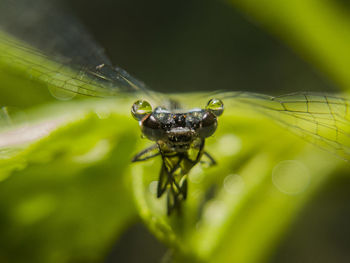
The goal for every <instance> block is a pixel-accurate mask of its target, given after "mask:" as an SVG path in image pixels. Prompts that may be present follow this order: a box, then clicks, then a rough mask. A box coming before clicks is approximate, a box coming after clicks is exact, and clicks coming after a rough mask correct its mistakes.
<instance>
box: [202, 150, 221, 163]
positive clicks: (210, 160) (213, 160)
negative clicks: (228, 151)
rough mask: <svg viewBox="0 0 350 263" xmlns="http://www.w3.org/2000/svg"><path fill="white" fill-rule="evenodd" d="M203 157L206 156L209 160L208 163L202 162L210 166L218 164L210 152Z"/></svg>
mask: <svg viewBox="0 0 350 263" xmlns="http://www.w3.org/2000/svg"><path fill="white" fill-rule="evenodd" d="M203 155H205V156H206V157H207V158H208V159H209V160H208V161H201V162H203V163H205V164H208V165H209V166H213V165H216V164H217V163H216V161H215V159H214V158H213V157H212V156H211V155H210V154H209V153H208V152H204V153H203Z"/></svg>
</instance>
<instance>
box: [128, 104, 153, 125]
mask: <svg viewBox="0 0 350 263" xmlns="http://www.w3.org/2000/svg"><path fill="white" fill-rule="evenodd" d="M151 113H152V106H151V104H149V102H148V101H146V100H138V101H136V102H135V103H134V104H133V105H132V107H131V115H132V116H133V117H134V119H135V120H138V121H140V120H142V118H143V117H145V116H146V115H147V114H151Z"/></svg>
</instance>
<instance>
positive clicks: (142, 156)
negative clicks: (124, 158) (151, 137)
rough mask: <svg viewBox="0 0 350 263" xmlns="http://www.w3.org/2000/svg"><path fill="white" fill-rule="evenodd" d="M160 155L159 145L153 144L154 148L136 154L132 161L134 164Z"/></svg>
mask: <svg viewBox="0 0 350 263" xmlns="http://www.w3.org/2000/svg"><path fill="white" fill-rule="evenodd" d="M158 155H160V151H159V147H158V144H153V145H152V146H150V147H148V148H146V149H144V150H143V151H141V152H139V153H138V154H136V155H135V156H134V158H133V159H132V162H133V163H134V162H142V161H146V160H148V159H151V158H153V157H155V156H158Z"/></svg>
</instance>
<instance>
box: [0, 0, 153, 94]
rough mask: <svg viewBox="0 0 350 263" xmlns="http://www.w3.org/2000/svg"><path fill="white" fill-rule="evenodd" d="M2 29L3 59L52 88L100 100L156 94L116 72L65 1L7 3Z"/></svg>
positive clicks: (1, 9) (0, 8)
mask: <svg viewBox="0 0 350 263" xmlns="http://www.w3.org/2000/svg"><path fill="white" fill-rule="evenodd" d="M0 30H1V31H2V32H1V34H0V45H1V46H0V48H1V50H0V51H1V52H0V56H2V59H7V61H6V62H7V63H12V65H16V64H17V63H20V64H22V66H23V67H27V71H28V72H29V73H31V74H32V76H33V77H38V78H39V79H41V80H44V81H46V82H48V83H49V84H51V86H56V87H57V88H61V89H64V90H67V91H70V92H74V93H79V94H83V95H89V96H97V97H109V96H116V95H119V94H120V92H144V93H147V94H150V93H151V92H150V91H148V90H147V89H146V88H145V86H144V84H143V83H141V82H140V81H138V80H136V79H135V78H133V77H131V76H130V75H129V74H128V73H127V72H126V71H124V70H122V69H120V68H116V67H113V66H112V64H111V62H110V61H109V59H108V58H107V56H106V55H105V54H104V51H103V49H102V48H100V47H99V46H98V45H97V44H96V43H95V41H94V40H93V38H92V37H91V36H90V35H89V34H88V32H87V30H86V29H85V28H84V26H83V25H82V24H80V23H79V21H77V19H76V18H75V17H74V15H73V14H71V13H70V12H69V10H67V9H65V7H64V6H63V5H61V3H60V2H59V1H54V0H35V1H27V0H1V1H0ZM0 59H1V58H0ZM31 59H32V61H31ZM48 60H50V61H51V62H52V63H47V61H48Z"/></svg>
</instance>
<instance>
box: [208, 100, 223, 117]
mask: <svg viewBox="0 0 350 263" xmlns="http://www.w3.org/2000/svg"><path fill="white" fill-rule="evenodd" d="M205 109H206V110H208V111H210V112H212V113H214V115H215V116H216V117H219V116H220V115H221V114H222V113H223V112H224V103H223V102H222V100H219V99H211V100H210V101H208V104H207V106H206V107H205Z"/></svg>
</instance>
